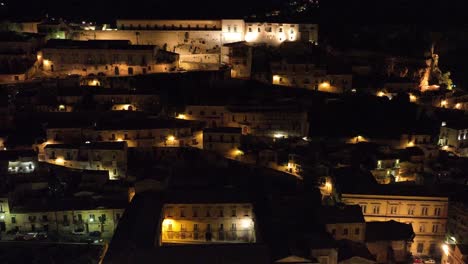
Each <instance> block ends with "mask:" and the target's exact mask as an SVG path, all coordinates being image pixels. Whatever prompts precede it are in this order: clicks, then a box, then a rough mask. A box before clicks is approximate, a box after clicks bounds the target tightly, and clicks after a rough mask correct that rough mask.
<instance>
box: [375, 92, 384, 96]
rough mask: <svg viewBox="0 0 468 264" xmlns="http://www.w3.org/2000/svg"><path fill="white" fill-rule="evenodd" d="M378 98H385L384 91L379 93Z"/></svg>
mask: <svg viewBox="0 0 468 264" xmlns="http://www.w3.org/2000/svg"><path fill="white" fill-rule="evenodd" d="M377 96H378V97H383V96H385V93H384V92H382V91H380V92H378V93H377Z"/></svg>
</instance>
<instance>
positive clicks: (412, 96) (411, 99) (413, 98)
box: [409, 94, 418, 102]
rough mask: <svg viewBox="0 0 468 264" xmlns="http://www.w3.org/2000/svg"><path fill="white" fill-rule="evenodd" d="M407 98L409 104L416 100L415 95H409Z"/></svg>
mask: <svg viewBox="0 0 468 264" xmlns="http://www.w3.org/2000/svg"><path fill="white" fill-rule="evenodd" d="M409 98H410V102H416V101H417V100H418V97H416V95H414V94H410V95H409Z"/></svg>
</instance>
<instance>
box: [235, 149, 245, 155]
mask: <svg viewBox="0 0 468 264" xmlns="http://www.w3.org/2000/svg"><path fill="white" fill-rule="evenodd" d="M234 154H235V155H237V156H240V155H244V152H243V151H242V150H240V149H236V150H234Z"/></svg>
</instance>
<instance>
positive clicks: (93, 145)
mask: <svg viewBox="0 0 468 264" xmlns="http://www.w3.org/2000/svg"><path fill="white" fill-rule="evenodd" d="M126 145H127V143H126V142H125V141H122V142H106V141H102V142H90V143H85V144H81V145H80V144H47V145H46V146H45V148H46V149H49V148H54V149H79V148H87V149H107V150H121V149H125V146H126Z"/></svg>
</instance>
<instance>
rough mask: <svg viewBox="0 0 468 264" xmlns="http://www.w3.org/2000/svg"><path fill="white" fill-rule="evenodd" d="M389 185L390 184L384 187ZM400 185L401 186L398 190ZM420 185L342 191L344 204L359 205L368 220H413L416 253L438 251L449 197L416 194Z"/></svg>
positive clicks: (412, 249)
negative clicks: (364, 190)
mask: <svg viewBox="0 0 468 264" xmlns="http://www.w3.org/2000/svg"><path fill="white" fill-rule="evenodd" d="M383 187H388V188H383ZM397 188H398V190H397ZM415 189H417V188H416V187H414V186H411V189H404V188H402V186H391V185H384V186H382V188H379V189H377V190H376V188H373V189H372V192H373V194H368V193H369V192H361V193H359V191H355V192H354V191H353V192H346V193H345V192H344V193H342V194H341V200H342V201H343V202H344V203H345V204H353V205H360V206H361V208H362V212H363V214H364V218H365V220H366V222H370V221H389V220H394V221H397V222H402V223H406V224H412V226H413V229H414V232H415V234H416V237H415V238H414V243H413V244H412V246H411V253H412V254H413V255H422V254H425V255H437V254H438V253H439V246H440V244H441V242H443V241H444V239H445V232H446V225H447V213H448V197H444V196H429V195H426V194H421V195H417V194H416V193H417V191H416V190H415Z"/></svg>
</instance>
